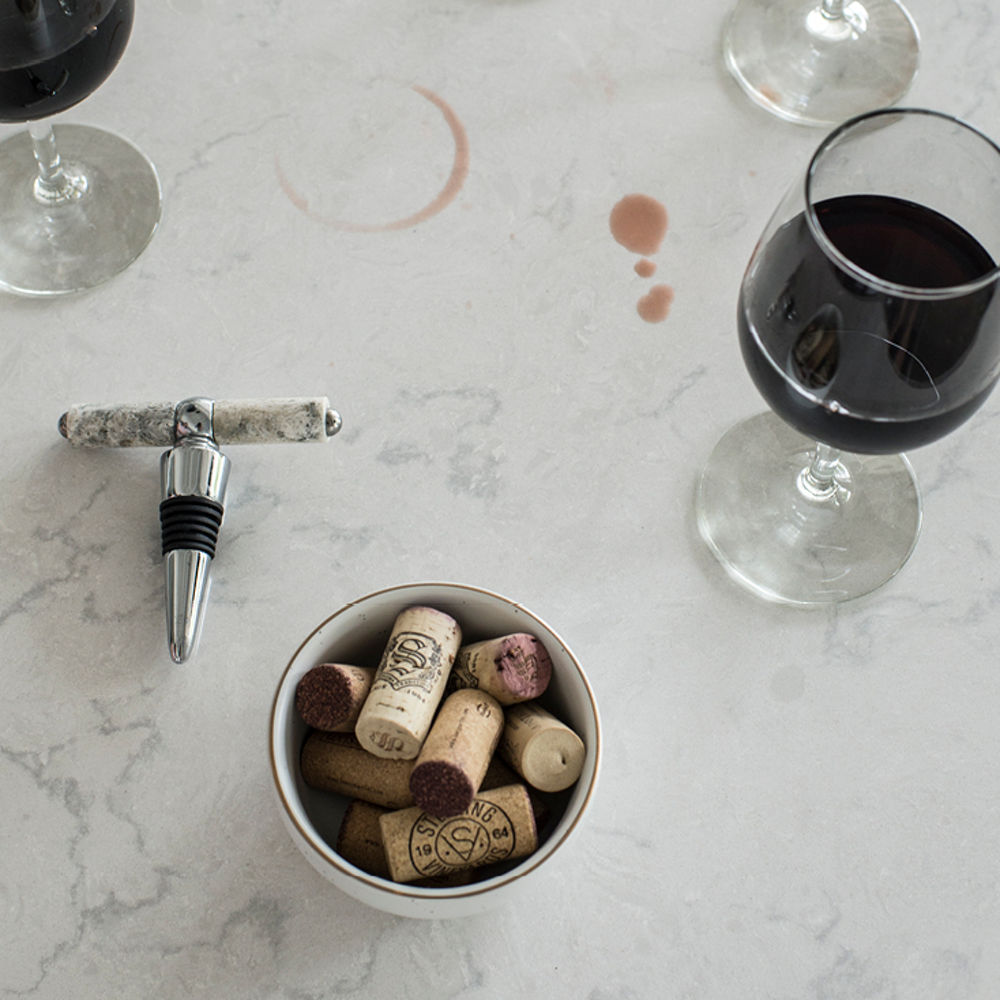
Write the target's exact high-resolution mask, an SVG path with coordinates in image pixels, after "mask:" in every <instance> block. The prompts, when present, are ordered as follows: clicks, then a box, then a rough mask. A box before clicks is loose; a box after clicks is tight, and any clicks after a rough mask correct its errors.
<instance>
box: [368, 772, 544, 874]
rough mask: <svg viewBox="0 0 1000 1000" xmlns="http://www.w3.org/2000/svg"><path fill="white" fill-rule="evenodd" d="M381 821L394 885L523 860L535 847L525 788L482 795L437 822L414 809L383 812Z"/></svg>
mask: <svg viewBox="0 0 1000 1000" xmlns="http://www.w3.org/2000/svg"><path fill="white" fill-rule="evenodd" d="M379 823H380V826H381V828H382V840H383V842H384V844H385V856H386V861H387V862H388V865H389V871H390V873H391V875H392V878H393V880H394V881H396V882H413V881H414V880H416V879H420V878H427V877H435V876H440V875H444V874H447V873H449V872H458V871H465V870H467V869H471V868H479V867H481V866H482V865H488V864H492V863H493V862H495V861H505V860H511V859H514V858H522V857H525V856H526V855H528V854H531V852H532V851H534V850H535V848H536V847H537V846H538V831H537V830H536V828H535V817H534V815H533V813H532V811H531V802H530V801H529V799H528V790H527V789H526V788H525V787H524V785H504V786H503V787H501V788H494V789H492V790H491V791H488V792H481V793H480V794H479V795H477V796H476V798H475V799H473V800H472V803H471V804H470V805H469V808H468V809H466V810H465V812H463V813H461V814H460V815H458V816H448V817H446V818H439V817H436V816H431V815H430V814H429V813H426V812H424V810H423V809H421V808H420V807H419V806H414V807H412V808H411V809H399V810H396V811H395V812H389V813H386V814H385V815H383V816H382V817H381V818H380V820H379Z"/></svg>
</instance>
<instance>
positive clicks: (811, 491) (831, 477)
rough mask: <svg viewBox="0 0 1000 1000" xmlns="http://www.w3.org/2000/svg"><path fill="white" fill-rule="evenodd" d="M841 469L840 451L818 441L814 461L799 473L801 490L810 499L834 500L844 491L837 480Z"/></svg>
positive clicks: (813, 456) (813, 455)
mask: <svg viewBox="0 0 1000 1000" xmlns="http://www.w3.org/2000/svg"><path fill="white" fill-rule="evenodd" d="M840 470H841V467H840V452H839V451H838V450H837V449H836V448H831V447H830V446H829V445H828V444H823V443H822V442H820V443H818V444H817V445H816V450H815V451H814V452H813V453H812V461H811V462H810V463H809V465H808V466H806V468H804V469H803V470H802V471H801V472H800V473H799V478H798V486H799V491H800V492H801V493H802V494H803V496H805V497H806V498H808V499H809V500H818V501H820V502H823V501H828V500H833V499H834V498H836V497H838V496H839V495H840V493H841V492H842V490H841V485H840V483H838V482H837V472H838V471H840Z"/></svg>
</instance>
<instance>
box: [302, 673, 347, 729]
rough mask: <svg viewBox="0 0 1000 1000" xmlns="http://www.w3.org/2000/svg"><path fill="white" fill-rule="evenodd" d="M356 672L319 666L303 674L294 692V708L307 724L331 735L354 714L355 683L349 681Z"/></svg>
mask: <svg viewBox="0 0 1000 1000" xmlns="http://www.w3.org/2000/svg"><path fill="white" fill-rule="evenodd" d="M356 669H357V668H345V667H342V666H341V665H340V664H335V663H321V664H320V665H319V666H317V667H313V668H312V669H311V670H309V671H307V672H306V673H305V674H303V675H302V679H301V680H300V681H299V684H298V687H297V688H296V689H295V708H296V709H297V711H298V713H299V715H300V716H301V717H302V721H303V722H305V723H306V725H308V726H312V727H313V728H314V729H325V730H327V731H328V732H333V731H334V730H336V729H337V727H338V726H342V725H344V724H346V723H347V722H348V721H349V720H350V719H351V716H352V714H356V713H355V710H356V708H357V702H358V695H357V683H356V682H352V676H353V673H354V672H355V671H356ZM348 671H351V673H349V672H348Z"/></svg>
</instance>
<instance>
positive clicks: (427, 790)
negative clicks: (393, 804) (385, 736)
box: [410, 688, 503, 816]
mask: <svg viewBox="0 0 1000 1000" xmlns="http://www.w3.org/2000/svg"><path fill="white" fill-rule="evenodd" d="M502 731H503V709H502V708H501V707H500V703H499V702H498V701H497V700H496V698H494V697H492V696H491V695H488V694H486V692H485V691H477V690H474V689H472V688H463V689H461V690H459V691H456V692H454V694H450V695H448V697H447V698H445V700H444V701H443V702H442V704H441V708H440V709H439V711H438V714H437V718H435V720H434V724H433V725H432V726H431V729H430V732H429V733H428V734H427V739H425V740H424V745H423V746H422V747H421V749H420V753H419V754H418V756H417V759H416V763H415V765H414V767H413V773H412V774H411V775H410V791H411V792H412V793H413V801H414V802H415V803H416V804H417V805H418V806H420V808H421V809H424V810H426V811H427V812H429V813H431V815H433V816H456V815H457V814H458V813H461V812H465V810H466V809H467V808H468V807H469V805H470V804H471V802H472V800H473V799H474V798H475V797H476V792H478V791H479V788H480V786H481V785H482V781H483V777H484V775H485V774H486V769H487V768H488V767H489V765H490V758H491V757H492V756H493V751H494V750H495V749H496V745H497V742H498V741H499V739H500V733H501V732H502Z"/></svg>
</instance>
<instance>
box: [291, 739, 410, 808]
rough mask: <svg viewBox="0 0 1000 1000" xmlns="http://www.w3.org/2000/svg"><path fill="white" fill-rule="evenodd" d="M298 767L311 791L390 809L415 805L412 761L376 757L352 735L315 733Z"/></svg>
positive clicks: (304, 749)
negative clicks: (334, 794)
mask: <svg viewBox="0 0 1000 1000" xmlns="http://www.w3.org/2000/svg"><path fill="white" fill-rule="evenodd" d="M299 767H300V768H301V771H302V780H303V781H304V782H305V783H306V784H307V785H308V786H309V787H310V788H318V789H320V790H322V791H324V792H336V793H337V794H338V795H346V796H347V797H348V798H357V799H363V800H364V801H365V802H371V803H372V804H374V805H377V806H384V807H385V808H387V809H403V808H405V807H406V806H412V805H413V795H412V794H411V792H410V773H411V772H412V771H413V761H412V760H384V759H382V758H380V757H373V756H372V755H371V754H370V753H368V752H367V751H366V750H364V749H362V747H361V745H360V744H359V743H358V741H357V740H356V739H355V738H354V737H353V736H351V735H350V734H349V733H325V732H322V731H321V730H318V729H315V730H313V731H312V732H311V733H310V734H309V735H308V736H307V737H306V740H305V742H304V743H303V745H302V754H301V756H300V758H299Z"/></svg>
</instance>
